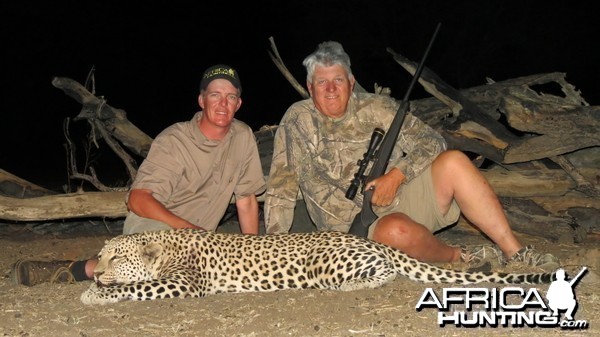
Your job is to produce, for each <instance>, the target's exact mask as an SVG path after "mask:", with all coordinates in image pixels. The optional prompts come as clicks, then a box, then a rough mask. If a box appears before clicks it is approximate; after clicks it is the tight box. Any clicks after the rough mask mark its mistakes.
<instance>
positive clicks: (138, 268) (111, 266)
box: [81, 229, 552, 304]
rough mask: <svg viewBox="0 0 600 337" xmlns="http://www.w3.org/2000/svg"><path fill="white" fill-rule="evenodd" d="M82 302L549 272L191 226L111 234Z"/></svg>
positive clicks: (528, 277)
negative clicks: (471, 268) (491, 268)
mask: <svg viewBox="0 0 600 337" xmlns="http://www.w3.org/2000/svg"><path fill="white" fill-rule="evenodd" d="M98 257H99V262H98V265H97V267H96V269H95V275H94V278H95V281H96V282H95V283H92V284H91V286H90V288H89V289H88V290H86V291H85V292H84V293H83V294H82V295H81V301H82V302H83V303H85V304H107V303H116V302H119V301H124V300H154V299H161V298H175V297H203V296H207V295H212V294H217V293H225V292H230V293H233V292H259V291H275V290H284V289H308V288H316V289H333V290H343V291H350V290H355V289H363V288H375V287H378V286H381V285H383V284H385V283H388V282H390V281H392V280H394V279H395V278H396V277H397V276H398V275H402V276H406V277H408V278H410V279H411V280H414V281H419V282H430V283H454V284H471V283H479V282H493V283H511V284H537V283H549V282H551V281H552V274H546V273H540V274H501V273H491V272H490V273H484V272H475V273H468V272H460V271H454V270H448V269H443V268H439V267H436V266H433V265H430V264H427V263H423V262H419V261H418V260H415V259H413V258H410V257H408V256H407V255H406V254H404V253H402V252H400V251H398V250H396V249H393V248H390V247H388V246H385V245H383V244H379V243H377V242H374V241H371V240H368V239H365V238H359V237H356V236H354V235H350V234H344V233H339V232H312V233H292V234H275V235H258V236H255V235H241V234H224V233H212V232H202V231H198V230H192V229H183V230H167V231H153V232H145V233H137V234H131V235H121V236H117V237H115V238H113V239H111V240H108V241H107V242H106V244H105V246H104V247H103V248H102V250H101V251H100V253H99V255H98Z"/></svg>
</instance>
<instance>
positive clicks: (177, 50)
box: [0, 0, 600, 185]
mask: <svg viewBox="0 0 600 337" xmlns="http://www.w3.org/2000/svg"><path fill="white" fill-rule="evenodd" d="M592 4H593V2H583V1H582V2H577V1H569V2H567V1H544V2H542V1H434V0H425V1H412V2H408V1H392V0H389V1H350V0H344V1H337V0H334V1H323V0H320V1H314V0H307V1H289V2H287V1H277V2H275V1H273V2H245V3H243V4H241V5H235V4H234V3H233V2H222V1H221V2H218V1H217V2H210V3H206V1H194V2H190V3H187V2H177V1H168V2H167V1H158V2H157V3H153V4H150V3H139V4H135V5H133V4H129V3H127V2H125V1H121V2H113V1H48V2H40V3H33V2H32V3H30V2H26V1H20V2H17V1H11V2H10V3H7V2H3V3H2V4H1V5H0V25H1V27H2V28H1V33H0V34H1V36H0V37H1V39H0V41H1V43H2V52H1V55H2V59H3V61H2V62H1V64H2V74H1V76H0V81H1V92H2V96H1V100H0V114H1V116H2V118H1V122H0V123H1V127H0V144H1V149H2V152H1V154H0V168H2V169H5V170H7V171H9V172H11V173H14V174H16V175H18V176H21V177H23V178H25V179H28V180H30V181H32V182H34V183H38V184H41V185H44V183H45V182H60V181H63V182H64V181H66V167H65V165H66V160H65V157H66V154H65V150H64V147H63V143H65V140H64V137H63V131H62V124H63V120H64V119H65V118H66V117H74V116H76V115H77V113H78V112H79V110H80V107H81V106H80V105H79V104H78V103H77V102H75V101H74V100H73V99H71V98H70V97H68V96H66V95H65V94H64V93H63V92H62V91H61V90H59V89H56V88H54V87H53V86H52V85H51V80H52V78H53V77H54V76H60V77H69V78H72V79H74V80H77V81H78V82H80V83H83V82H84V81H85V78H86V76H87V74H88V72H89V71H90V69H91V68H92V67H95V69H96V72H95V79H96V95H98V96H104V97H105V98H106V99H107V101H108V104H110V105H111V106H113V107H116V108H120V109H124V110H125V111H126V112H127V116H128V119H129V120H130V121H131V122H133V123H134V124H135V125H137V126H138V127H139V128H140V129H142V130H143V131H144V132H146V133H147V134H148V135H150V136H151V137H154V136H156V134H158V133H159V132H160V131H161V130H162V129H164V128H165V127H167V126H168V125H170V124H172V123H174V122H178V121H182V120H188V119H189V118H190V117H191V115H192V114H193V113H194V112H195V111H196V110H197V109H198V107H197V93H198V83H199V77H200V75H201V73H202V71H203V70H204V69H205V68H206V67H208V66H210V65H213V64H215V63H226V64H229V65H231V66H233V67H235V68H236V69H237V70H238V72H239V74H240V77H241V80H242V85H243V89H244V90H243V95H242V98H243V105H242V108H241V109H240V111H239V112H238V115H237V117H238V118H239V119H241V120H243V121H245V122H246V123H248V124H249V125H250V126H252V128H253V129H255V130H257V129H258V128H259V127H260V126H262V125H266V124H277V123H278V122H279V119H280V118H281V116H282V115H283V113H284V112H285V110H286V109H287V107H288V106H289V105H290V104H291V103H293V102H294V101H296V100H299V99H300V98H301V97H300V95H299V94H298V93H297V92H296V91H295V90H294V89H293V88H292V86H291V85H290V84H289V83H288V82H287V81H286V80H285V79H284V77H283V76H282V75H281V73H280V72H279V70H278V69H277V68H276V67H275V65H274V64H273V63H272V61H271V60H270V58H269V56H268V53H267V51H268V50H269V49H270V44H269V40H268V38H269V37H271V36H272V37H273V38H274V39H275V42H276V44H277V46H278V49H279V52H280V54H281V56H282V58H283V60H284V62H285V63H286V65H287V67H288V68H289V69H290V71H291V72H292V73H293V75H294V76H295V77H296V79H298V80H299V81H300V83H302V84H304V82H305V72H304V69H303V68H302V66H301V62H302V60H303V58H304V57H305V56H306V55H308V54H309V53H311V52H312V51H313V50H314V49H315V48H316V46H317V44H318V43H320V42H322V41H326V40H337V41H339V42H341V43H342V44H343V45H344V47H345V49H346V51H347V52H348V53H349V54H350V56H351V58H352V63H353V71H354V74H355V76H356V78H357V80H358V81H359V82H360V83H361V85H362V86H363V87H365V88H367V89H368V90H372V88H373V84H374V83H375V82H376V83H378V84H379V85H382V86H385V87H390V88H391V89H392V95H393V96H394V97H396V98H398V99H400V98H402V97H403V95H404V92H405V90H406V88H407V86H408V84H409V82H410V79H411V78H410V75H409V74H408V73H407V72H406V71H404V70H403V69H402V68H401V67H400V66H399V65H398V64H396V63H395V62H394V61H393V60H392V58H391V55H390V54H389V53H387V52H386V48H387V47H391V48H392V49H394V50H395V51H396V52H399V53H400V54H402V55H404V56H406V57H408V58H410V59H412V60H414V61H418V60H419V59H420V58H421V56H422V54H423V52H424V50H425V48H426V46H427V43H428V41H429V38H430V37H431V35H432V34H433V31H434V29H435V26H436V25H437V23H438V22H441V23H442V27H441V31H440V34H439V35H438V38H437V40H436V42H435V45H434V47H433V49H432V52H431V54H430V56H429V58H428V62H427V66H428V67H429V68H431V69H432V70H433V71H434V72H436V73H437V74H438V75H439V76H440V77H441V78H442V79H444V81H446V82H447V83H449V84H450V85H452V86H454V87H456V88H459V89H460V88H468V87H472V86H476V85H481V84H484V83H485V80H486V77H489V78H492V79H494V80H496V81H500V80H505V79H509V78H514V77H519V76H526V75H532V74H537V73H545V72H565V73H567V81H569V82H570V83H571V84H574V85H575V86H576V87H577V88H578V89H580V90H581V91H582V93H583V97H584V98H586V99H587V101H588V102H589V103H590V104H591V105H598V104H599V101H600V94H599V92H598V91H599V90H598V89H599V88H598V86H597V85H596V81H597V77H598V74H599V73H600V66H599V62H600V57H599V56H600V55H599V54H600V51H599V48H598V32H599V29H598V28H599V27H598V26H599V25H598V24H597V23H596V22H597V17H596V15H595V14H594V13H595V11H594V10H592V8H591V7H592ZM421 97H428V94H427V93H425V92H424V91H423V90H422V89H421V88H415V91H414V92H413V95H412V96H411V98H421ZM79 123H83V122H79ZM77 127H79V128H82V129H85V126H77ZM101 146H102V147H103V148H106V145H104V144H101ZM103 151H104V152H103ZM98 156H99V157H97V158H96V160H97V162H98V163H103V164H102V165H104V167H102V172H105V174H109V175H110V176H111V177H114V176H119V175H121V174H124V173H125V170H124V168H123V165H122V163H120V162H119V161H118V160H113V159H110V157H112V156H113V155H112V153H110V150H102V151H100V153H99V154H98ZM99 165H100V164H99ZM99 170H100V169H99Z"/></svg>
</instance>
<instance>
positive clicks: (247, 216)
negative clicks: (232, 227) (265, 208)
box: [235, 195, 259, 234]
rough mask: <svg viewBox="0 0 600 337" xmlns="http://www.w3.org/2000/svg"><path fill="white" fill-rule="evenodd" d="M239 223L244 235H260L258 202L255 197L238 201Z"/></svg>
mask: <svg viewBox="0 0 600 337" xmlns="http://www.w3.org/2000/svg"><path fill="white" fill-rule="evenodd" d="M235 204H236V207H237V211H238V221H239V223H240V230H241V231H242V233H243V234H258V223H259V220H258V209H259V207H258V200H256V196H255V195H251V196H248V197H246V198H243V199H240V200H238V201H236V203H235Z"/></svg>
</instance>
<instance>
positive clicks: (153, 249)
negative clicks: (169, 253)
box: [141, 243, 163, 264]
mask: <svg viewBox="0 0 600 337" xmlns="http://www.w3.org/2000/svg"><path fill="white" fill-rule="evenodd" d="M162 251H163V246H162V245H161V244H160V243H149V244H147V245H145V246H143V247H142V249H141V253H142V260H143V261H144V263H148V264H149V263H151V262H152V261H154V260H156V259H157V258H158V257H159V256H160V254H161V253H162Z"/></svg>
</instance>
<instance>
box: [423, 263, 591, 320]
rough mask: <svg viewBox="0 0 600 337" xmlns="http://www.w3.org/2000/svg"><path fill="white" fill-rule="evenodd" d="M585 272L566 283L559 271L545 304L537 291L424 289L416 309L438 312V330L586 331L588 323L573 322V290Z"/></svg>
mask: <svg viewBox="0 0 600 337" xmlns="http://www.w3.org/2000/svg"><path fill="white" fill-rule="evenodd" d="M586 271H587V267H583V268H582V269H581V270H580V271H579V273H577V275H576V276H575V277H573V278H572V279H571V280H568V281H567V279H566V276H567V275H566V273H565V270H564V269H562V268H561V269H558V270H557V271H556V272H555V277H556V279H555V280H554V281H552V283H551V284H550V286H549V288H548V291H547V292H546V300H547V301H545V300H544V298H543V296H542V295H541V294H540V291H538V290H537V289H536V288H521V287H505V288H499V289H497V288H443V290H442V291H441V292H436V291H435V290H434V289H433V288H427V289H425V291H424V292H423V294H422V295H421V298H420V299H419V301H418V302H417V305H416V306H415V309H416V310H417V311H421V310H423V309H426V308H437V310H438V317H437V323H438V325H439V326H440V327H444V326H446V325H454V326H456V327H472V328H474V327H479V328H482V327H493V328H497V327H508V326H512V327H525V326H527V327H546V328H552V327H554V328H561V329H587V328H589V324H588V321H587V320H575V319H574V314H575V311H576V310H577V300H576V298H575V291H574V290H575V286H576V285H577V283H578V282H579V281H580V280H581V278H582V277H583V276H584V275H585V273H586ZM561 312H564V319H563V320H561V319H560V313H561Z"/></svg>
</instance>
